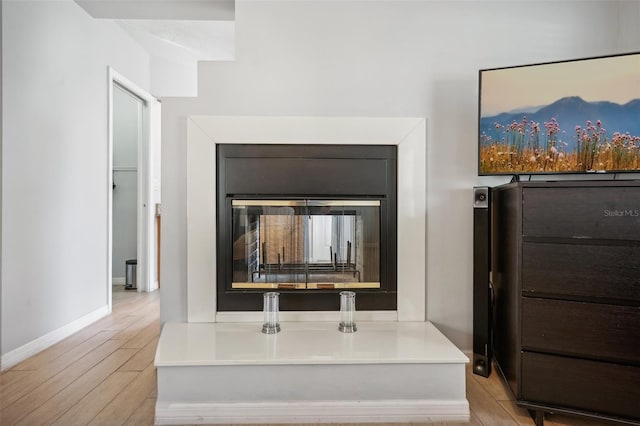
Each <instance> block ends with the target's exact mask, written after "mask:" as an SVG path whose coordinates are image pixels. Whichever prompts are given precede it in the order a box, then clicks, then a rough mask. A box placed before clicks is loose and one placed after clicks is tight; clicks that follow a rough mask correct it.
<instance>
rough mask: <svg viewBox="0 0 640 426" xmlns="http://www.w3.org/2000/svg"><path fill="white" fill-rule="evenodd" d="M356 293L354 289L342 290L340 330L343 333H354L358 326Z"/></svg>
mask: <svg viewBox="0 0 640 426" xmlns="http://www.w3.org/2000/svg"><path fill="white" fill-rule="evenodd" d="M355 314H356V293H355V292H353V291H341V292H340V325H339V326H338V330H340V331H342V332H343V333H354V332H355V331H356V330H357V328H356V322H355Z"/></svg>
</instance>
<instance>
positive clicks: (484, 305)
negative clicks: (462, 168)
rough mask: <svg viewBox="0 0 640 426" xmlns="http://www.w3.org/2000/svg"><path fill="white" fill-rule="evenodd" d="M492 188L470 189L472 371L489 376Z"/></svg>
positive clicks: (491, 355)
mask: <svg viewBox="0 0 640 426" xmlns="http://www.w3.org/2000/svg"><path fill="white" fill-rule="evenodd" d="M490 272H491V188H489V187H487V186H479V187H475V188H473V372H474V373H475V374H478V375H480V376H484V377H489V375H490V374H491V359H492V358H493V350H492V346H493V345H492V343H493V342H492V340H493V333H492V328H493V327H492V315H491V313H492V307H491V303H492V300H491V299H492V297H491V282H490Z"/></svg>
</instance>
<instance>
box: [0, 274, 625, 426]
mask: <svg viewBox="0 0 640 426" xmlns="http://www.w3.org/2000/svg"><path fill="white" fill-rule="evenodd" d="M159 316H160V314H159V294H158V292H154V293H136V292H125V291H124V290H123V289H122V287H121V286H120V287H114V292H113V313H112V314H111V315H109V316H108V317H106V318H103V319H101V320H100V321H97V322H96V323H94V324H92V325H90V326H89V327H87V328H85V329H83V330H81V331H79V332H78V333H76V334H74V335H72V336H70V337H68V338H67V339H65V340H63V341H61V342H59V343H57V344H55V345H53V346H52V347H50V348H48V349H47V350H45V351H43V352H40V353H39V354H37V355H34V356H33V357H31V358H29V359H27V360H25V361H23V362H21V363H20V364H18V365H16V366H14V367H13V368H11V369H9V370H7V371H5V372H3V373H2V374H0V425H1V426H5V425H65V426H68V425H71V426H73V425H108V426H111V425H152V424H153V423H154V410H155V402H156V395H157V390H156V369H155V367H154V366H153V357H154V355H155V348H156V345H157V342H158V336H159V334H160V320H159ZM467 398H468V400H469V404H470V406H471V421H470V423H469V424H472V425H481V426H500V425H505V426H512V425H516V426H521V425H523V426H533V425H534V422H533V421H532V420H531V418H530V417H529V415H528V413H527V412H526V410H524V409H522V408H519V407H518V406H517V405H516V404H515V402H514V401H513V399H512V397H511V395H510V393H509V391H508V389H507V387H506V385H505V384H504V383H503V382H502V381H501V379H500V378H499V377H498V374H496V373H495V372H494V373H493V374H492V375H491V377H490V378H488V379H485V378H483V377H479V376H476V375H474V374H472V373H471V368H470V367H469V366H468V368H467ZM449 424H450V423H432V425H439V426H445V425H449ZM451 424H453V423H451ZM545 425H548V426H574V425H575V426H596V425H600V426H602V425H607V426H608V425H611V426H613V425H614V423H604V422H601V421H598V422H596V421H592V420H585V419H583V418H578V417H570V416H565V415H547V416H546V417H545Z"/></svg>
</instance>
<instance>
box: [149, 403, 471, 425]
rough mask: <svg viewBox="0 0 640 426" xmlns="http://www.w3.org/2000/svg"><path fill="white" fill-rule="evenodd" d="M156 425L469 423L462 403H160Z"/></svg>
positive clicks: (466, 409) (467, 407)
mask: <svg viewBox="0 0 640 426" xmlns="http://www.w3.org/2000/svg"><path fill="white" fill-rule="evenodd" d="M155 414H156V416H155V424H157V425H168V424H220V423H231V424H247V423H372V422H375V423H419V422H422V423H427V422H446V421H453V422H468V421H469V416H470V414H469V403H468V402H467V400H466V399H462V400H383V401H278V402H227V403H163V402H161V401H158V402H157V403H156V413H155Z"/></svg>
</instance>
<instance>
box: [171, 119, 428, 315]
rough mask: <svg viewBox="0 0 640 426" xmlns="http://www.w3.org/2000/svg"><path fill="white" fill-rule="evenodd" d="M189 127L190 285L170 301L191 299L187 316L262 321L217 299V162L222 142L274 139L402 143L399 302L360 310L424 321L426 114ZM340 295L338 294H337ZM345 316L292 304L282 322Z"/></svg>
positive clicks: (193, 122)
mask: <svg viewBox="0 0 640 426" xmlns="http://www.w3.org/2000/svg"><path fill="white" fill-rule="evenodd" d="M186 127H187V144H186V154H187V165H186V168H185V170H184V173H185V174H186V176H187V185H186V188H185V190H186V192H185V198H186V203H187V212H186V214H187V217H186V222H185V226H186V229H187V239H186V241H185V244H186V247H185V253H186V257H185V258H184V259H183V260H181V261H184V262H185V263H186V268H187V276H186V277H185V279H186V285H187V288H186V291H185V292H184V293H181V294H172V295H171V300H174V299H175V300H176V301H180V300H182V301H184V302H185V306H184V309H185V311H184V315H185V318H186V320H187V321H188V322H194V323H201V322H205V323H206V322H210V323H213V322H223V323H224V322H255V323H260V321H262V313H261V312H258V311H249V310H246V311H222V312H221V311H219V310H218V306H219V303H218V299H219V298H220V297H221V295H220V283H219V271H218V270H217V268H218V262H217V261H216V259H217V257H218V255H219V251H220V249H221V248H220V247H219V246H220V238H219V235H217V229H218V228H217V224H218V221H219V220H220V215H224V214H226V212H225V211H218V202H217V197H216V196H217V194H218V182H217V181H218V179H219V175H218V172H219V170H217V167H216V166H217V164H218V160H217V155H218V149H217V148H218V146H219V145H221V144H224V145H239V146H242V145H246V144H257V145H264V146H269V145H273V144H274V143H281V144H286V145H289V146H291V145H304V146H308V145H309V144H312V145H326V146H333V145H344V146H353V147H358V146H361V145H376V146H389V145H391V146H395V147H396V149H397V169H396V174H397V194H396V204H397V211H396V212H394V213H396V215H397V220H396V227H395V231H396V236H397V238H396V239H397V246H396V247H395V249H396V250H397V251H396V254H395V259H396V265H397V267H396V273H395V276H396V277H397V278H396V301H397V302H396V303H397V309H396V310H377V311H369V310H362V309H360V310H358V311H357V312H356V315H357V320H358V321H401V322H404V321H424V320H425V318H426V288H427V286H426V276H427V271H426V268H427V266H426V263H425V258H426V248H427V246H426V239H425V236H426V213H427V211H426V190H427V181H426V151H427V149H426V146H427V145H426V137H427V126H426V120H425V119H424V118H406V117H405V118H402V117H257V116H190V117H188V118H187V119H186ZM248 161H249V160H248ZM250 170H251V169H249V172H250ZM305 170H306V169H305ZM245 171H246V169H245ZM379 177H380V175H377V178H379ZM375 178H376V177H375V176H374V177H373V179H372V180H370V182H373V181H376V180H375ZM345 181H348V182H351V184H352V185H353V184H355V182H357V181H356V180H354V179H351V178H348V179H345ZM324 182H325V183H326V181H324ZM322 183H323V181H322V179H321V181H320V183H319V185H320V186H323V185H322ZM323 187H326V185H324V186H323ZM338 188H340V184H338ZM245 189H246V188H245ZM238 193H241V192H238ZM300 198H303V197H300ZM327 198H328V197H327ZM331 198H334V197H331ZM222 206H224V204H222ZM222 210H224V209H222ZM168 255H170V256H171V255H172V254H168ZM302 291H303V292H306V291H312V290H302ZM225 292H226V290H225ZM331 296H333V295H331ZM223 297H224V296H223ZM363 297H366V294H365V293H364V292H362V291H358V297H357V298H358V299H359V300H360V299H362V298H363ZM331 298H332V299H333V297H331ZM335 299H338V297H337V295H336V297H335ZM176 303H178V302H176ZM339 318H340V313H339V311H338V310H335V309H333V308H332V309H331V310H329V311H311V310H307V309H304V310H300V311H286V312H282V313H281V315H280V319H281V321H304V322H307V321H331V322H335V321H338V320H339Z"/></svg>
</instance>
